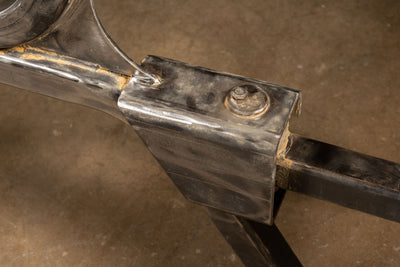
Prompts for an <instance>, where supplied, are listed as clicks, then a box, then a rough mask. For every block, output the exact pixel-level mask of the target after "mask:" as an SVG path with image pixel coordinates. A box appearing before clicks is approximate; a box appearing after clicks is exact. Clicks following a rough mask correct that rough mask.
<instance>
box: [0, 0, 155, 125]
mask: <svg viewBox="0 0 400 267" xmlns="http://www.w3.org/2000/svg"><path fill="white" fill-rule="evenodd" d="M41 2H43V1H36V2H34V3H33V4H32V8H33V7H36V6H37V5H39V4H40V3H41ZM44 2H46V1H44ZM56 2H57V1H54V2H51V3H52V4H49V5H48V6H47V7H49V6H53V4H54V3H56ZM15 3H17V4H18V3H20V5H21V7H25V6H29V5H30V3H31V1H30V0H26V1H23V0H18V1H17V2H15ZM13 5H14V4H13ZM18 5H19V4H18ZM7 10H8V11H7ZM18 10H19V9H18ZM18 10H17V11H15V10H9V9H6V11H7V14H8V15H9V16H14V17H15V16H17V15H18V14H19V13H18V12H19V11H18ZM29 10H30V11H29V12H34V9H29ZM4 12H5V11H4ZM15 12H17V13H18V14H17V15H16V14H15ZM43 12H47V13H46V14H52V13H51V12H50V11H48V9H45V10H43ZM35 14H36V15H37V14H39V12H38V11H35ZM6 22H7V20H5V19H0V23H3V24H4V23H6ZM41 23H42V24H43V25H46V31H45V32H43V33H42V32H40V36H39V37H37V38H36V39H34V40H32V41H30V42H27V43H23V44H20V43H18V44H19V45H18V46H15V47H12V48H9V49H2V50H0V81H1V82H3V83H6V84H10V85H13V86H17V87H20V88H23V89H25V90H29V91H32V92H36V93H40V94H44V95H47V96H51V97H55V98H58V99H61V100H64V101H68V102H73V103H78V104H82V105H85V106H88V107H92V108H95V109H99V110H101V111H104V112H106V113H109V114H111V115H113V116H115V117H117V118H119V119H121V120H124V118H123V116H122V115H121V113H120V111H119V109H118V107H117V106H116V101H117V98H118V96H119V95H120V92H121V90H123V89H124V88H125V86H126V85H127V84H128V82H129V81H131V80H132V81H134V82H135V83H138V84H141V83H144V84H150V85H152V84H154V83H158V82H159V81H158V79H157V78H156V77H154V76H152V75H151V74H149V73H147V72H144V71H142V70H141V69H140V67H139V66H138V65H137V64H136V63H134V62H133V61H132V60H130V59H129V58H128V57H127V56H126V55H125V54H124V53H123V52H122V51H121V50H120V49H119V48H118V47H117V46H116V45H115V44H114V42H113V41H112V40H111V39H110V38H109V36H108V35H107V33H106V32H105V31H104V29H103V27H102V26H101V24H100V22H99V20H98V18H97V15H96V12H95V10H94V5H93V1H91V0H72V1H69V2H68V3H67V4H66V5H65V7H64V8H63V10H62V14H61V15H60V16H59V17H58V19H57V20H56V21H55V22H53V21H49V20H46V19H43V20H41ZM21 32H23V31H22V30H18V33H21ZM11 37H12V34H11V33H10V32H4V34H3V35H2V33H1V30H0V44H1V43H6V42H8V41H9V40H10V38H11ZM19 42H21V43H22V42H23V41H22V40H19ZM13 44H15V43H13Z"/></svg>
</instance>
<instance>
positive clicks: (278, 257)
mask: <svg viewBox="0 0 400 267" xmlns="http://www.w3.org/2000/svg"><path fill="white" fill-rule="evenodd" d="M207 211H208V214H209V215H210V217H211V219H212V220H213V222H214V224H215V225H216V226H217V228H218V230H219V231H220V232H221V233H222V235H223V236H224V237H225V239H226V240H227V241H228V243H229V244H230V245H231V247H232V248H233V250H234V251H235V252H236V254H237V255H238V256H239V258H240V259H241V260H242V262H243V264H244V265H245V266H249V267H250V266H251V267H258V266H260V267H261V266H263V267H265V266H291V267H292V266H293V267H295V266H301V263H300V261H299V260H298V259H297V257H296V255H295V254H294V252H293V251H292V249H291V248H290V246H289V245H288V243H287V242H286V240H285V238H284V237H283V235H282V234H281V232H280V231H279V229H278V228H277V227H276V225H275V224H274V225H272V226H269V225H265V224H261V223H257V222H254V221H250V220H247V219H244V218H242V217H239V216H235V215H231V214H229V213H225V212H222V211H218V210H216V209H212V208H207Z"/></svg>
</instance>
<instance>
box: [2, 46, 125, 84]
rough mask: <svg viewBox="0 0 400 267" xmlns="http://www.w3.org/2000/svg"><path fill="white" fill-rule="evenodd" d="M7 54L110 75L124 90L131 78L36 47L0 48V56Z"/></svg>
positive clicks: (27, 59) (106, 75) (31, 60)
mask: <svg viewBox="0 0 400 267" xmlns="http://www.w3.org/2000/svg"><path fill="white" fill-rule="evenodd" d="M7 54H12V55H14V56H15V57H17V58H19V59H22V60H26V61H29V62H44V61H45V62H46V63H52V64H54V65H55V66H60V69H62V68H65V67H67V68H76V69H78V70H81V71H86V72H96V73H98V74H101V75H103V76H105V77H110V78H111V79H112V80H113V81H114V82H115V85H116V86H118V89H119V90H124V89H125V87H126V86H127V84H128V83H129V81H130V80H131V76H130V75H127V74H122V73H117V72H114V71H111V70H108V69H105V68H103V67H101V66H100V65H98V64H96V63H92V62H86V61H83V60H79V59H76V58H73V57H69V56H65V55H60V54H57V53H55V52H52V51H48V50H44V49H41V48H37V47H31V46H27V45H20V46H16V47H12V48H9V49H4V50H0V56H1V55H3V56H5V55H7Z"/></svg>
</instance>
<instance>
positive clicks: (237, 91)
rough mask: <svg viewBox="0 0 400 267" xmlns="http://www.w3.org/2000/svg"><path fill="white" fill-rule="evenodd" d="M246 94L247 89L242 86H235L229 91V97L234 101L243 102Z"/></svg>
mask: <svg viewBox="0 0 400 267" xmlns="http://www.w3.org/2000/svg"><path fill="white" fill-rule="evenodd" d="M248 94H249V92H248V91H247V89H246V88H244V87H242V86H236V87H234V88H232V90H231V97H232V98H233V99H235V100H244V99H246V97H247V96H248Z"/></svg>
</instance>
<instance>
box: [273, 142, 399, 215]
mask: <svg viewBox="0 0 400 267" xmlns="http://www.w3.org/2000/svg"><path fill="white" fill-rule="evenodd" d="M290 139H291V141H290V143H291V145H290V144H289V145H290V150H289V151H288V153H287V154H286V156H285V158H286V159H285V161H284V162H285V164H282V165H284V166H283V167H279V168H284V169H288V170H289V171H288V173H287V176H286V177H285V176H284V175H280V176H277V179H279V182H278V184H279V185H280V186H282V185H283V187H285V188H287V189H288V190H291V191H296V192H300V193H303V194H306V195H310V196H313V197H316V198H319V199H324V200H328V201H330V202H334V203H337V204H340V205H342V206H346V207H349V208H352V209H356V210H360V211H364V212H367V213H370V214H373V215H376V216H379V217H382V218H386V219H389V220H393V221H397V222H400V165H399V164H397V163H394V162H390V161H387V160H383V159H379V158H375V157H371V156H368V155H363V154H360V153H357V152H353V151H350V150H347V149H344V148H341V147H337V146H334V145H329V144H326V143H322V142H319V141H315V140H310V139H307V138H303V137H300V136H297V135H292V136H291V137H290ZM278 173H284V172H282V171H278ZM285 179H286V180H285ZM285 185H286V186H285Z"/></svg>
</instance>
